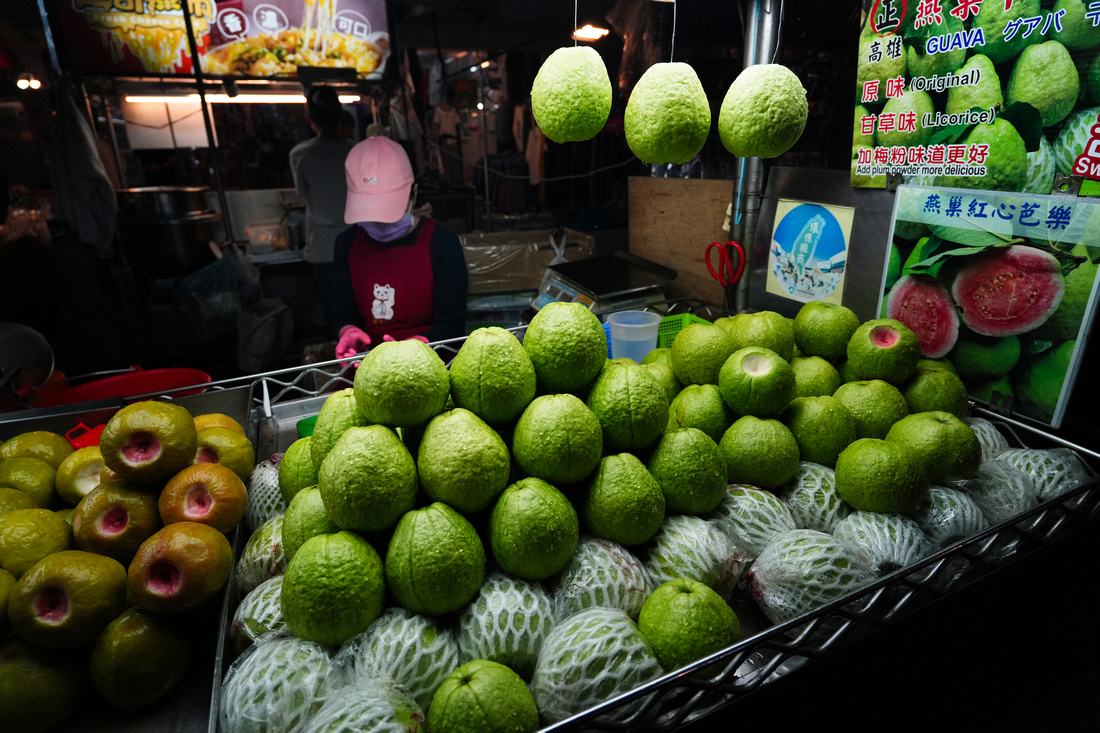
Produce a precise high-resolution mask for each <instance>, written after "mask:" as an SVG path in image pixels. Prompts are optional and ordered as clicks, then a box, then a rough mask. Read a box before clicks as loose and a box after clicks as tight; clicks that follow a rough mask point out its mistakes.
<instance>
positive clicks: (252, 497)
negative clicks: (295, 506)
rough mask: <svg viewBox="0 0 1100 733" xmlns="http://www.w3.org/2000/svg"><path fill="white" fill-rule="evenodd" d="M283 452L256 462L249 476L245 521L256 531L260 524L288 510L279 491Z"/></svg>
mask: <svg viewBox="0 0 1100 733" xmlns="http://www.w3.org/2000/svg"><path fill="white" fill-rule="evenodd" d="M282 460H283V454H282V453H275V454H273V455H272V456H270V457H269V458H266V459H264V460H262V461H260V462H259V463H257V464H256V467H255V468H253V469H252V474H251V475H250V476H249V477H248V506H247V507H246V508H245V512H244V516H245V521H246V522H248V527H249V529H251V530H252V531H253V532H255V531H256V530H257V529H258V528H259V527H260V525H262V524H263V523H264V522H266V521H267V520H269V519H271V518H272V517H274V516H275V515H276V514H282V513H283V512H285V511H286V500H285V499H283V494H282V492H281V491H279V463H280V462H281V461H282Z"/></svg>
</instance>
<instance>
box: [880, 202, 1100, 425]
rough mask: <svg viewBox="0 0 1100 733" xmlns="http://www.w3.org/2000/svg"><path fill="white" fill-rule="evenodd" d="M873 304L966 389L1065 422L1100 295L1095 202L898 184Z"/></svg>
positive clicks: (1098, 205) (1099, 224) (1099, 207)
mask: <svg viewBox="0 0 1100 733" xmlns="http://www.w3.org/2000/svg"><path fill="white" fill-rule="evenodd" d="M891 237H892V239H891V246H890V252H889V257H888V261H887V266H886V268H885V275H884V277H883V289H882V300H881V301H880V312H881V313H882V315H883V316H884V317H887V318H896V319H897V320H899V321H901V322H902V323H904V324H905V325H907V326H908V327H909V328H911V329H912V330H913V331H915V332H916V334H917V336H918V337H919V338H920V341H921V351H922V353H923V355H924V356H925V357H926V358H930V359H942V358H946V359H947V360H948V361H949V362H951V364H952V365H953V366H954V368H955V370H956V371H957V372H958V374H959V376H960V377H961V378H962V380H963V382H964V383H965V384H966V387H967V392H968V394H969V395H970V397H971V398H973V399H974V400H977V401H980V402H983V403H987V404H991V405H995V406H997V407H999V408H1005V407H1009V408H1010V409H1011V412H1012V414H1013V415H1015V416H1022V417H1026V418H1030V419H1032V420H1036V421H1038V422H1040V423H1043V424H1046V425H1050V426H1051V427H1053V428H1058V427H1060V426H1061V422H1062V417H1063V415H1064V414H1065V410H1066V406H1067V404H1068V401H1069V400H1070V398H1071V394H1072V390H1073V384H1074V380H1075V378H1076V374H1077V369H1078V366H1079V364H1080V361H1081V359H1082V358H1083V354H1084V349H1085V345H1086V343H1087V340H1088V337H1089V331H1090V329H1091V326H1092V321H1093V314H1094V312H1095V310H1096V303H1097V299H1098V297H1100V291H1098V289H1097V287H1096V283H1097V270H1098V268H1097V263H1098V261H1100V201H1096V200H1092V199H1089V198H1083V197H1074V196H1049V195H1041V194H1020V193H1008V192H1003V191H973V190H968V189H959V188H939V187H922V186H908V185H902V186H899V187H898V191H897V197H896V199H895V206H894V223H893V231H892V235H891Z"/></svg>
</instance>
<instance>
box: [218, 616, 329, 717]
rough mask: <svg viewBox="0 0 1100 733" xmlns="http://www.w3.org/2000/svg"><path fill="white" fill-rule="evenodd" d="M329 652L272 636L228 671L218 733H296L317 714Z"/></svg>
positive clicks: (321, 700) (305, 642) (222, 696)
mask: <svg viewBox="0 0 1100 733" xmlns="http://www.w3.org/2000/svg"><path fill="white" fill-rule="evenodd" d="M330 664H331V660H330V655H329V652H328V650H327V649H326V648H325V647H323V646H321V645H320V644H316V643H314V642H311V641H305V640H304V639H299V638H298V637H296V636H277V635H273V636H271V637H267V638H265V639H263V640H262V641H260V642H259V643H257V644H255V645H253V646H252V647H251V648H250V649H249V650H248V651H247V652H245V653H244V654H242V655H241V656H240V657H238V658H237V659H236V661H234V662H233V664H231V665H230V667H229V670H228V671H227V672H226V674H225V680H224V681H223V682H222V690H221V700H220V701H219V704H218V717H219V722H220V725H219V730H220V731H222V733H284V732H285V731H297V730H301V728H302V727H303V726H304V725H305V724H306V723H307V722H308V721H309V720H310V719H311V718H312V717H313V716H314V715H315V714H316V713H317V711H318V710H320V709H321V705H322V704H323V703H324V701H325V696H324V692H323V689H322V688H323V687H324V682H325V678H326V677H327V676H328V673H329V666H330Z"/></svg>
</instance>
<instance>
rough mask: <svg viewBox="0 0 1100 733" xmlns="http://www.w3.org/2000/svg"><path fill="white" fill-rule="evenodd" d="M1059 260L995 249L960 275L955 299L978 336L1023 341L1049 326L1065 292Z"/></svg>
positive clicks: (1024, 250)
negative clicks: (1022, 337)
mask: <svg viewBox="0 0 1100 733" xmlns="http://www.w3.org/2000/svg"><path fill="white" fill-rule="evenodd" d="M1065 287H1066V286H1065V280H1064V279H1063V278H1062V273H1061V265H1060V264H1059V262H1058V259H1057V258H1055V257H1054V255H1051V254H1048V253H1047V252H1044V251H1042V250H1040V249H1036V248H1034V247H1028V246H1024V245H1012V246H1011V247H996V248H991V249H989V250H988V251H986V252H983V253H982V254H979V255H976V256H975V257H974V258H972V259H971V260H970V261H969V262H968V263H967V264H966V266H964V267H963V268H962V269H961V270H959V273H958V275H956V276H955V281H954V282H953V283H952V285H951V295H952V297H954V299H955V303H956V304H958V306H959V311H960V315H961V317H962V321H963V323H965V324H966V325H967V326H968V327H969V328H970V329H971V330H972V331H974V332H975V333H979V334H981V335H983V336H1017V335H1019V334H1021V333H1027V332H1028V331H1030V330H1032V329H1033V328H1037V327H1038V326H1040V325H1042V324H1043V323H1045V322H1046V320H1047V319H1048V318H1050V316H1051V315H1052V314H1053V313H1054V311H1056V310H1057V309H1058V306H1059V305H1060V304H1061V302H1062V295H1063V293H1064V292H1065Z"/></svg>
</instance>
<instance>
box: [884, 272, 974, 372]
mask: <svg viewBox="0 0 1100 733" xmlns="http://www.w3.org/2000/svg"><path fill="white" fill-rule="evenodd" d="M886 317H887V318H893V319H895V320H898V321H901V322H902V323H904V324H905V325H906V326H908V327H909V330H911V331H913V332H914V333H915V334H917V337H918V338H919V339H920V350H921V354H923V355H924V356H925V357H927V358H929V359H940V358H942V357H944V356H946V355H947V353H948V352H949V351H951V349H952V348H953V347H954V346H955V341H956V340H957V339H958V338H959V314H958V313H957V312H956V310H955V301H954V300H952V299H951V293H949V292H947V288H945V287H944V286H943V285H941V284H940V282H939V281H938V280H936V278H934V277H932V276H930V275H905V276H904V277H902V278H901V279H899V280H898V281H897V282H896V283H895V284H894V287H893V288H892V289H891V290H890V297H889V298H888V299H887V300H886Z"/></svg>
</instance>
